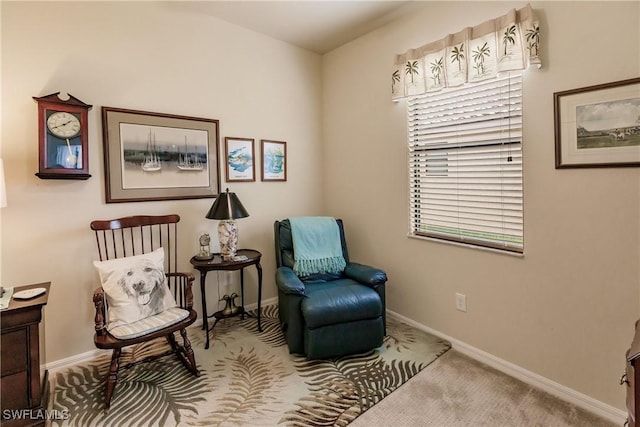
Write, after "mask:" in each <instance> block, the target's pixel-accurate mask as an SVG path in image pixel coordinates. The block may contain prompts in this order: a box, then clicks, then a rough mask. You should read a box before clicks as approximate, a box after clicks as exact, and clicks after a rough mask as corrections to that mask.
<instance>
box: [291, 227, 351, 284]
mask: <svg viewBox="0 0 640 427" xmlns="http://www.w3.org/2000/svg"><path fill="white" fill-rule="evenodd" d="M289 223H290V224H291V238H292V240H293V252H294V264H293V271H295V273H296V274H297V275H298V276H301V277H304V276H308V275H310V274H314V273H338V272H341V271H342V270H344V268H345V267H346V265H347V263H346V261H345V260H344V257H343V256H342V245H341V243H340V228H339V227H338V223H337V222H336V220H335V219H334V218H331V217H327V216H306V217H293V218H289Z"/></svg>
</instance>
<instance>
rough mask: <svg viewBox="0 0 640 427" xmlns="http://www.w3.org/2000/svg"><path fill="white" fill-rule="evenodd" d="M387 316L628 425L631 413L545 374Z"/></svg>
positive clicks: (525, 380)
mask: <svg viewBox="0 0 640 427" xmlns="http://www.w3.org/2000/svg"><path fill="white" fill-rule="evenodd" d="M387 313H388V314H391V315H393V316H394V317H396V318H398V319H400V320H402V321H403V322H405V323H407V324H409V325H411V326H413V327H415V328H417V329H420V330H423V331H425V332H428V333H430V334H433V335H436V336H438V337H440V338H443V339H445V340H447V341H449V342H450V343H451V345H452V347H453V348H454V349H455V350H457V351H459V352H460V353H462V354H465V355H467V356H469V357H471V358H472V359H475V360H477V361H479V362H481V363H484V364H485V365H488V366H491V367H492V368H495V369H497V370H499V371H501V372H504V373H505V374H507V375H509V376H512V377H514V378H517V379H519V380H520V381H523V382H525V383H527V384H529V385H532V386H533V387H536V388H538V389H541V390H543V391H545V392H547V393H549V394H551V395H554V396H556V397H558V398H560V399H562V400H564V401H566V402H569V403H572V404H574V405H576V406H578V407H580V408H582V409H585V410H587V411H589V412H591V413H594V414H596V415H599V416H601V417H603V418H606V419H607V420H610V421H612V422H614V423H616V424H618V425H622V424H624V422H625V421H626V419H627V413H626V412H625V411H622V410H620V409H618V408H615V407H613V406H611V405H608V404H606V403H603V402H601V401H599V400H596V399H594V398H592V397H589V396H587V395H585V394H582V393H579V392H577V391H575V390H573V389H571V388H569V387H566V386H563V385H562V384H559V383H557V382H555V381H552V380H550V379H549V378H546V377H543V376H542V375H538V374H536V373H534V372H531V371H528V370H526V369H524V368H522V367H520V366H518V365H514V364H513V363H511V362H507V361H506V360H504V359H500V358H499V357H496V356H494V355H492V354H489V353H487V352H485V351H482V350H480V349H478V348H476V347H473V346H471V345H469V344H467V343H465V342H462V341H460V340H457V339H455V338H452V337H449V336H447V335H445V334H443V333H441V332H440V331H437V330H435V329H432V328H429V327H428V326H424V325H422V324H420V323H418V322H416V321H414V320H412V319H409V318H408V317H405V316H403V315H401V314H398V313H396V312H394V311H391V310H387Z"/></svg>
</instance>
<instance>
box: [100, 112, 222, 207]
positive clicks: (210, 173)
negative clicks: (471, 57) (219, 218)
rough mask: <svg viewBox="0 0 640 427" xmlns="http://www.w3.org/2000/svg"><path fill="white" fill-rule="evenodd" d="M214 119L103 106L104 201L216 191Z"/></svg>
mask: <svg viewBox="0 0 640 427" xmlns="http://www.w3.org/2000/svg"><path fill="white" fill-rule="evenodd" d="M219 132H220V125H219V121H218V120H215V119H205V118H199V117H188V116H177V115H172V114H163V113H154V112H149V111H136V110H127V109H123V108H113V107H102V133H103V144H104V170H105V194H106V202H107V203H120V202H143V201H153V200H178V199H199V198H206V197H216V196H217V195H218V194H219V193H220V170H219V162H218V152H219V151H218V150H219V145H220V142H219V141H220V140H219Z"/></svg>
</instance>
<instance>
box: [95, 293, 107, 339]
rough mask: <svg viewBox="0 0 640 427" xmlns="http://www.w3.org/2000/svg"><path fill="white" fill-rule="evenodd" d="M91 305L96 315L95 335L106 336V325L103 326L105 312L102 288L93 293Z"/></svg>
mask: <svg viewBox="0 0 640 427" xmlns="http://www.w3.org/2000/svg"><path fill="white" fill-rule="evenodd" d="M93 305H94V306H95V307H96V315H95V320H94V321H95V326H94V327H95V330H96V335H98V336H104V335H106V334H107V325H106V324H105V318H104V317H105V312H106V307H105V306H104V290H103V289H102V287H100V288H98V289H96V290H95V291H93Z"/></svg>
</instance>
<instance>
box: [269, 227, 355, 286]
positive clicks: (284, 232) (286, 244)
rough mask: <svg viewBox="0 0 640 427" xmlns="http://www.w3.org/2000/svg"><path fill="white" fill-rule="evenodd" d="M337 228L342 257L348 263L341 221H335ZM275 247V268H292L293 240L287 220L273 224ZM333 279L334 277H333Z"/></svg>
mask: <svg viewBox="0 0 640 427" xmlns="http://www.w3.org/2000/svg"><path fill="white" fill-rule="evenodd" d="M336 222H337V223H338V228H339V229H340V243H341V246H342V256H343V257H344V260H345V261H346V262H347V263H349V253H348V251H347V242H346V239H345V237H344V226H343V224H342V220H341V219H336ZM273 227H274V234H275V245H276V267H282V266H285V267H290V268H293V260H294V252H293V240H292V238H291V224H290V223H289V220H288V219H284V220H282V221H276V222H275V223H274V224H273ZM334 278H335V277H334Z"/></svg>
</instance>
